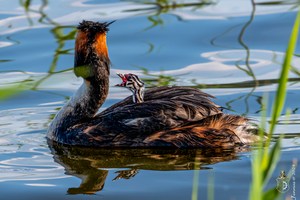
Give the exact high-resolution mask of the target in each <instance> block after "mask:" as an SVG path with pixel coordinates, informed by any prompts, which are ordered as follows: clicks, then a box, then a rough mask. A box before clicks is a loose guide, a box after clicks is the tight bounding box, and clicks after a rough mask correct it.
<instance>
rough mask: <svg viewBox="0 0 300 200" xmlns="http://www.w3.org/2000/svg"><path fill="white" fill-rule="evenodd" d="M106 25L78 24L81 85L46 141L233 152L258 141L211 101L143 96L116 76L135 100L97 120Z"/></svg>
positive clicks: (177, 94)
mask: <svg viewBox="0 0 300 200" xmlns="http://www.w3.org/2000/svg"><path fill="white" fill-rule="evenodd" d="M110 24H111V23H107V22H104V23H100V22H92V21H83V22H81V23H80V24H79V26H78V32H77V36H76V41H75V62H74V73H75V75H76V76H80V77H82V78H83V84H82V85H81V87H80V88H79V89H78V90H77V92H76V93H75V94H74V96H73V97H72V98H71V99H70V100H69V101H68V102H67V103H66V104H65V105H64V106H63V107H62V108H61V110H60V111H59V112H58V113H57V114H56V116H55V118H54V119H53V121H52V122H51V124H50V126H49V129H48V132H47V137H48V139H49V140H51V141H55V142H57V143H62V144H68V145H80V146H91V147H170V148H217V147H222V148H232V147H236V146H243V145H247V144H250V143H253V142H255V141H257V140H259V136H257V134H256V133H257V128H256V127H255V126H253V125H251V123H249V120H248V119H247V118H245V117H242V116H237V115H228V114H224V113H223V112H222V110H221V109H220V106H218V105H216V104H215V103H213V102H212V101H211V99H212V98H213V96H211V95H209V94H206V93H204V92H202V91H200V90H198V89H195V88H189V87H180V86H164V87H155V88H151V89H147V90H144V83H143V82H142V81H141V79H139V77H138V76H136V75H134V74H119V77H120V78H121V79H122V83H121V84H118V86H122V87H126V88H127V89H129V90H131V91H132V93H133V95H132V96H130V97H127V98H126V99H124V100H122V101H120V102H119V103H117V104H115V105H112V106H111V107H109V108H107V109H106V110H104V111H102V112H100V113H98V114H97V112H98V110H99V108H100V107H101V105H102V104H103V103H104V101H105V99H106V97H107V94H108V91H109V73H110V59H109V55H108V48H107V45H106V33H107V31H108V27H109V25H110Z"/></svg>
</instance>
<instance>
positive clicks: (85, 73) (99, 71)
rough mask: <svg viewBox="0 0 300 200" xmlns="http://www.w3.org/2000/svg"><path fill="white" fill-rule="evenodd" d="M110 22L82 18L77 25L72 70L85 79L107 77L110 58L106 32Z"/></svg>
mask: <svg viewBox="0 0 300 200" xmlns="http://www.w3.org/2000/svg"><path fill="white" fill-rule="evenodd" d="M113 22H114V21H112V22H109V23H108V22H103V23H101V22H93V21H85V20H83V21H82V22H81V23H79V25H78V26H77V29H78V32H77V36H76V42H75V62H74V72H75V74H76V76H81V77H83V78H84V79H86V80H89V79H91V78H96V79H97V78H98V79H99V78H100V79H101V76H104V77H103V78H106V77H108V75H109V67H110V60H109V56H108V48H107V45H106V33H107V31H108V30H109V28H108V27H109V25H110V24H112V23H113Z"/></svg>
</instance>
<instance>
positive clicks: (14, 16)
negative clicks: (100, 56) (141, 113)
mask: <svg viewBox="0 0 300 200" xmlns="http://www.w3.org/2000/svg"><path fill="white" fill-rule="evenodd" d="M22 2H24V1H17V0H11V1H5V0H0V5H1V8H0V24H1V26H0V92H1V93H3V94H4V95H7V93H4V90H3V88H7V87H12V88H16V87H18V88H21V89H22V91H21V92H17V93H16V94H14V95H12V96H9V98H6V99H3V100H0V101H1V102H0V192H1V196H3V197H5V199H45V198H49V199H180V200H181V199H191V195H192V188H193V181H194V179H195V178H196V179H197V180H198V181H197V183H198V186H197V191H198V199H207V198H208V193H209V192H208V191H213V193H214V199H247V198H248V194H249V190H250V189H249V187H250V183H251V176H252V175H251V160H252V153H255V150H252V149H251V148H250V149H242V150H241V149H236V150H235V151H221V152H220V151H217V150H216V151H215V152H210V151H209V152H207V151H205V150H201V151H200V150H192V151H171V152H169V151H164V150H157V151H146V150H145V151H143V150H134V151H130V150H114V151H113V150H111V151H110V150H108V151H95V150H93V149H92V150H90V149H77V148H74V149H67V148H66V149H61V148H59V147H49V146H48V143H47V141H46V138H45V134H46V130H47V127H48V125H49V123H50V121H51V119H52V118H53V115H54V114H55V113H56V112H57V110H58V109H59V108H60V107H61V106H62V105H63V104H64V103H65V102H66V101H67V99H68V98H69V97H70V96H71V95H72V94H73V93H74V91H76V89H77V88H78V87H79V86H80V84H81V80H80V79H79V78H76V77H75V75H74V74H73V72H72V67H73V59H74V58H73V56H74V49H73V48H74V36H75V29H74V28H75V26H76V25H77V24H78V22H80V21H81V20H83V19H87V20H97V21H112V20H117V21H116V22H115V23H113V24H112V25H111V26H110V31H109V32H108V46H109V55H110V59H111V61H112V69H111V77H110V81H111V83H110V85H111V87H110V94H109V97H108V99H107V101H106V102H105V104H104V105H103V107H102V108H101V110H102V109H104V108H106V107H108V106H110V105H112V104H114V103H116V102H118V101H120V100H121V99H123V98H125V97H127V96H128V95H129V92H128V91H127V90H122V89H120V88H116V87H113V85H115V84H116V83H118V82H119V79H118V77H117V76H116V73H117V72H133V73H136V74H138V75H139V76H140V77H142V78H143V79H144V80H146V83H147V85H148V86H153V85H162V84H169V85H185V86H198V87H199V88H200V89H203V90H204V91H205V92H208V93H210V94H212V95H214V96H216V99H215V100H214V101H215V102H216V103H217V104H219V105H221V106H223V107H226V108H227V109H228V110H227V112H229V113H234V114H240V115H246V116H248V117H250V118H252V119H254V120H256V122H257V123H259V122H260V116H261V98H262V96H264V95H268V104H267V107H268V113H267V117H268V119H269V116H270V110H271V105H272V102H273V99H274V96H275V91H276V87H277V85H276V80H277V79H278V77H279V73H280V69H281V64H282V62H283V58H284V52H285V50H286V47H287V43H288V40H289V35H290V32H291V29H292V26H293V23H294V19H295V16H296V10H295V5H297V4H296V1H295V2H292V3H291V4H283V3H282V4H269V5H262V4H259V3H258V4H256V6H255V9H253V7H252V5H251V1H248V0H242V1H236V0H226V1H225V0H220V1H212V3H213V4H209V5H204V6H199V7H196V6H187V7H179V8H172V9H163V10H160V9H159V8H158V7H157V6H156V5H155V4H143V3H137V2H135V1H101V2H98V1H82V0H76V1H71V0H67V1H62V0H57V1H28V2H29V7H28V9H27V11H26V7H25V6H22V5H21V3H22ZM149 2H152V3H153V2H154V1H149ZM177 2H180V3H182V2H184V3H191V2H193V3H194V1H177ZM196 2H200V1H196ZM262 2H270V1H267V0H265V1H260V3H262ZM298 43H299V42H298ZM299 51H300V49H299V45H298V47H297V48H296V53H295V54H296V55H299V53H300V52H299ZM299 63H300V58H299V57H298V56H294V58H293V63H292V65H293V67H294V72H291V73H290V78H291V80H290V81H289V84H288V92H287V99H286V104H285V107H284V110H285V111H284V112H283V113H282V116H281V117H280V119H279V123H278V126H277V128H276V132H275V137H278V135H279V134H284V135H285V139H283V148H282V152H281V153H282V155H281V158H280V161H279V163H278V166H277V168H276V169H275V172H274V174H273V176H272V177H271V178H270V181H269V183H268V185H267V188H271V187H275V186H276V178H277V177H278V176H279V174H280V171H281V170H285V171H286V172H288V171H289V170H290V169H291V167H292V161H293V160H294V159H298V161H299V158H300V156H299V155H300V154H299V153H300V148H299V147H300V146H299V144H300V140H299V138H300V132H299V125H300V109H299V107H300V104H299V99H300V84H299V81H300V77H299V71H300V67H299V66H300V65H299ZM162 76H163V77H164V79H162V78H161V77H162ZM147 80H148V81H147ZM286 110H290V112H291V114H289V115H286V114H285V113H286ZM267 129H268V125H267ZM199 163H200V167H199V166H198V164H199ZM295 170H296V175H295V178H296V185H299V180H300V176H299V175H300V168H299V167H296V169H295ZM198 172H199V176H198V177H197V173H198ZM120 174H125V175H122V176H121V177H122V178H120V179H116V180H114V179H115V178H116V177H118V175H120ZM290 184H291V185H290V190H289V191H288V192H287V193H285V194H284V195H283V196H284V198H287V197H290V196H291V195H292V192H293V188H292V184H293V183H292V182H291V183H290ZM295 192H296V196H297V197H298V198H299V197H300V189H299V187H296V191H295Z"/></svg>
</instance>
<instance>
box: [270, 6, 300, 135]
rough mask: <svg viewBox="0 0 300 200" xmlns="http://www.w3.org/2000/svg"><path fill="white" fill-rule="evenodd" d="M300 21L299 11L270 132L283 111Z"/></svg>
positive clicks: (284, 63)
mask: <svg viewBox="0 0 300 200" xmlns="http://www.w3.org/2000/svg"><path fill="white" fill-rule="evenodd" d="M299 23H300V12H298V14H297V17H296V20H295V23H294V27H293V30H292V33H291V36H290V40H289V44H288V47H287V50H286V54H285V59H284V62H283V66H282V70H281V74H280V79H279V84H278V88H277V93H276V99H275V102H274V104H273V110H272V120H271V126H270V132H269V133H270V134H272V133H273V132H274V129H275V124H276V121H277V119H278V117H279V116H280V114H281V111H282V109H283V106H284V103H285V93H286V87H287V81H288V75H289V71H290V68H291V62H292V57H293V54H294V52H295V48H296V44H297V39H298V32H299Z"/></svg>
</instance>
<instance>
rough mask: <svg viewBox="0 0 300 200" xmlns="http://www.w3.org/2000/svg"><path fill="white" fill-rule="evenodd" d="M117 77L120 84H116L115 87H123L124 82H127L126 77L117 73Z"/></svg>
mask: <svg viewBox="0 0 300 200" xmlns="http://www.w3.org/2000/svg"><path fill="white" fill-rule="evenodd" d="M117 75H118V76H119V77H120V78H121V79H122V83H119V84H116V85H115V86H119V87H125V85H126V82H127V79H126V76H124V75H123V74H119V73H117Z"/></svg>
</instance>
